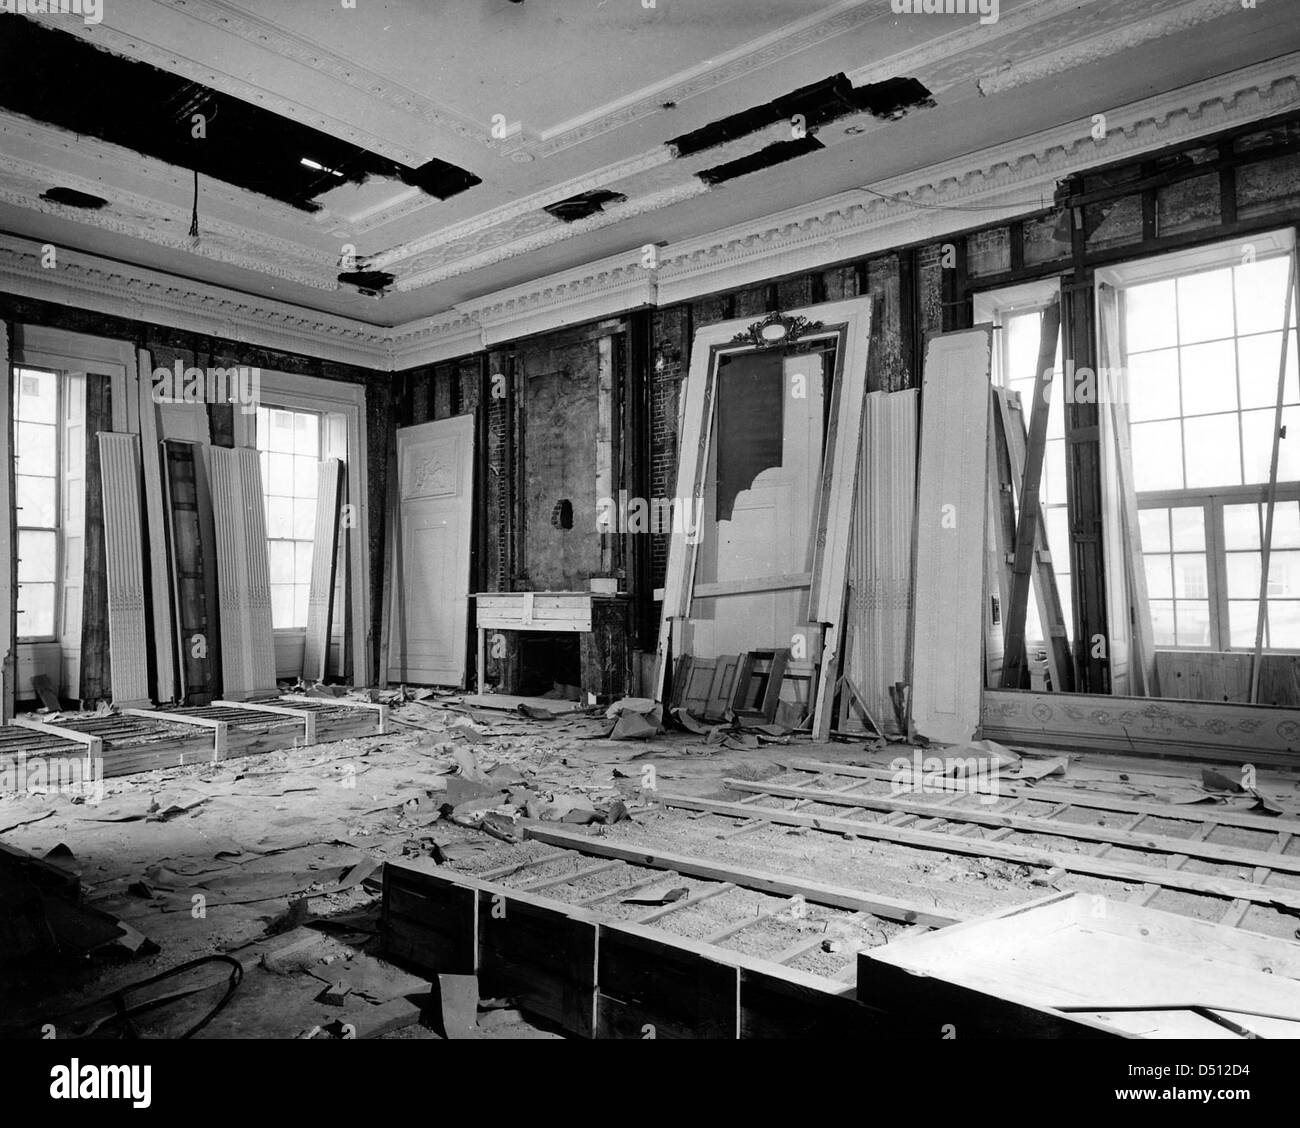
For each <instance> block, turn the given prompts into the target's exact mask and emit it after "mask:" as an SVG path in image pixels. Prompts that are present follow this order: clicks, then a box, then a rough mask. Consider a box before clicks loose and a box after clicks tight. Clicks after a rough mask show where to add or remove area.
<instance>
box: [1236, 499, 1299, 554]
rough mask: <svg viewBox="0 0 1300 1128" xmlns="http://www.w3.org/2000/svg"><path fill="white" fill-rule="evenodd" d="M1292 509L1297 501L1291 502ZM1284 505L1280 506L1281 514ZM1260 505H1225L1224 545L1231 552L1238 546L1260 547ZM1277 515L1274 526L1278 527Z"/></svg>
mask: <svg viewBox="0 0 1300 1128" xmlns="http://www.w3.org/2000/svg"><path fill="white" fill-rule="evenodd" d="M1289 504H1290V506H1291V508H1292V510H1294V509H1295V502H1290V503H1289ZM1283 508H1284V507H1283V506H1280V505H1279V506H1278V512H1279V514H1280V512H1281V510H1282V509H1283ZM1259 510H1260V507H1259V506H1258V505H1225V506H1224V507H1223V547H1224V548H1225V549H1227V550H1228V551H1229V552H1231V551H1232V550H1233V549H1238V548H1259V546H1260V543H1261V541H1260V536H1261V526H1260V512H1259ZM1276 524H1277V522H1276V517H1275V519H1274V526H1275V529H1276Z"/></svg>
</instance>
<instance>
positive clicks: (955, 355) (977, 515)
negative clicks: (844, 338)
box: [911, 325, 992, 744]
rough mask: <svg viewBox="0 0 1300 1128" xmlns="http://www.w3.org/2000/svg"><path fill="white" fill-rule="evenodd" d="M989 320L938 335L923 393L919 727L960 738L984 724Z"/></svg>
mask: <svg viewBox="0 0 1300 1128" xmlns="http://www.w3.org/2000/svg"><path fill="white" fill-rule="evenodd" d="M991 341H992V328H991V326H988V325H984V326H977V327H976V328H974V329H966V330H962V331H961V332H957V333H946V334H943V335H942V336H938V337H934V338H932V339H931V341H930V343H929V346H928V348H927V349H926V355H925V376H924V383H923V385H922V393H921V462H920V477H919V480H918V483H917V505H916V514H917V516H916V528H917V532H916V583H915V588H914V596H915V611H914V614H913V631H912V716H911V720H912V725H913V727H914V728H915V730H916V731H917V732H920V733H922V734H924V735H925V736H927V737H928V738H929V739H931V740H934V741H941V742H945V743H953V744H956V743H961V742H964V741H966V740H969V739H971V737H972V736H973V735H974V733H975V730H976V729H977V728H978V727H979V723H980V692H981V686H982V682H983V662H982V657H981V647H982V646H983V614H982V607H981V603H982V598H983V592H984V536H985V513H986V505H987V502H988V487H987V481H986V477H985V475H986V473H987V470H988V442H989V387H990V385H989V365H990V360H991V353H990V346H991Z"/></svg>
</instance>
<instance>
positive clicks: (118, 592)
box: [99, 431, 150, 708]
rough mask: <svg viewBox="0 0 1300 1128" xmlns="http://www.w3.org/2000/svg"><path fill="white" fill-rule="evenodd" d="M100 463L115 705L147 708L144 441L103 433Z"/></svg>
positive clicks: (147, 641)
mask: <svg viewBox="0 0 1300 1128" xmlns="http://www.w3.org/2000/svg"><path fill="white" fill-rule="evenodd" d="M99 462H100V470H101V473H102V475H103V484H104V502H103V504H104V555H105V568H106V571H107V578H108V651H109V664H110V668H111V683H110V684H111V689H112V693H113V704H114V705H117V706H118V707H119V708H141V707H143V706H147V705H149V704H150V701H149V633H148V627H147V622H146V616H145V597H144V582H145V581H144V544H143V535H144V528H143V521H142V512H141V481H140V437H139V436H138V435H123V434H116V433H112V432H108V431H101V432H100V433H99Z"/></svg>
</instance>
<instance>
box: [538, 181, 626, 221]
mask: <svg viewBox="0 0 1300 1128" xmlns="http://www.w3.org/2000/svg"><path fill="white" fill-rule="evenodd" d="M626 199H627V197H626V196H624V195H623V194H622V193H621V192H609V191H606V190H605V189H604V188H598V189H597V190H595V191H594V192H582V193H580V194H579V195H577V196H570V197H569V198H568V199H567V200H557V201H556V202H555V203H553V204H547V205H546V206H545V207H544V208H543V209H542V210H543V211H548V212H550V213H551V215H553V216H555V218H556V219H562V220H564V222H565V223H574V222H576V221H577V220H579V219H586V218H587V217H588V216H591V215H595V214H596V213H597V212H600V211H604V210H605V205H606V204H621V203H622V202H623V201H624V200H626Z"/></svg>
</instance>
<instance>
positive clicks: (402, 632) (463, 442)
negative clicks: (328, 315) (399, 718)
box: [388, 415, 474, 686]
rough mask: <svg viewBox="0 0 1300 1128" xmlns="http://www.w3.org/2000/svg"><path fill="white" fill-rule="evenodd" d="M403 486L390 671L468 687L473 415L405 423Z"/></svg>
mask: <svg viewBox="0 0 1300 1128" xmlns="http://www.w3.org/2000/svg"><path fill="white" fill-rule="evenodd" d="M395 488H396V489H397V490H398V506H397V509H398V513H397V536H396V539H395V542H394V543H395V544H396V546H397V548H396V551H395V552H394V559H393V561H392V567H393V568H394V574H393V583H392V599H393V605H392V610H393V615H392V624H393V626H392V638H391V640H390V645H389V655H390V656H389V663H388V677H389V679H390V680H392V681H399V682H415V683H417V684H427V685H457V686H458V685H462V684H463V683H464V679H465V654H466V646H467V640H468V634H467V631H468V629H469V553H470V520H471V506H472V503H473V497H474V419H473V417H472V416H470V415H457V416H455V417H453V418H451V419H440V420H438V421H436V422H433V423H423V424H420V425H419V426H417V427H403V428H400V429H399V430H398V432H397V482H396V484H395Z"/></svg>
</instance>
